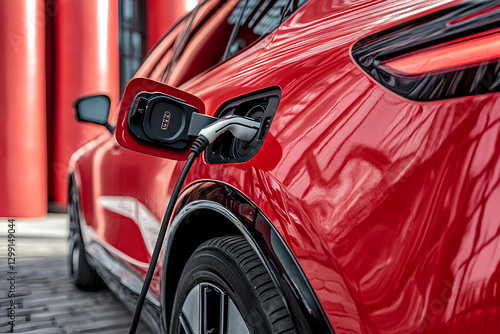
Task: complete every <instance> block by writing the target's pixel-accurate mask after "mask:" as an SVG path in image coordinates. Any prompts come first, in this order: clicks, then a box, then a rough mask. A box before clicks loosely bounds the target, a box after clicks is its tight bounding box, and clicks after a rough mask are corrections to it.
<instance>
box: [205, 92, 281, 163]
mask: <svg viewBox="0 0 500 334" xmlns="http://www.w3.org/2000/svg"><path fill="white" fill-rule="evenodd" d="M280 100H281V89H280V88H279V87H272V88H269V89H266V90H262V91H259V92H255V93H252V94H249V95H245V96H242V97H239V98H236V99H233V100H231V101H228V102H227V103H225V104H224V105H222V106H221V108H220V109H219V111H218V112H217V117H218V118H222V117H226V116H230V115H239V116H246V117H250V118H253V119H256V120H258V121H260V123H261V126H260V129H259V130H258V132H257V134H256V135H255V137H254V138H253V139H252V140H250V141H243V140H240V139H237V138H235V137H234V136H233V135H232V134H231V133H230V132H226V133H224V134H222V135H221V136H220V137H219V138H217V139H216V140H215V142H213V143H212V144H210V145H209V146H208V148H207V150H206V151H205V157H206V161H207V163H209V164H223V163H242V162H247V161H249V160H250V159H252V158H253V157H254V156H255V155H256V154H257V152H258V151H259V149H260V148H261V147H262V144H263V143H264V140H265V139H266V135H267V133H268V132H269V129H270V127H271V123H272V121H273V119H274V116H275V114H276V111H277V110H278V106H279V102H280Z"/></svg>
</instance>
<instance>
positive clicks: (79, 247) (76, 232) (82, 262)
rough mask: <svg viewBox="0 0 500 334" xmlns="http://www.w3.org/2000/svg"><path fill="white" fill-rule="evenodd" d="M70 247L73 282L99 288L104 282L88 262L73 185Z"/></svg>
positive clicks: (69, 213) (77, 200) (79, 286)
mask: <svg viewBox="0 0 500 334" xmlns="http://www.w3.org/2000/svg"><path fill="white" fill-rule="evenodd" d="M68 216H69V240H68V241H69V249H68V269H69V275H70V277H71V279H72V280H73V283H74V284H75V285H76V286H77V287H78V288H80V289H82V290H97V289H100V288H102V287H103V283H102V281H101V279H100V278H99V276H98V275H97V273H96V272H95V270H94V269H93V268H92V267H91V266H90V265H89V264H88V262H87V257H86V255H85V251H84V248H83V247H84V244H83V239H82V235H81V231H80V202H79V197H78V191H77V190H76V188H75V187H71V192H70V194H69V203H68Z"/></svg>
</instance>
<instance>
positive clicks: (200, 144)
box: [129, 116, 260, 334]
mask: <svg viewBox="0 0 500 334" xmlns="http://www.w3.org/2000/svg"><path fill="white" fill-rule="evenodd" d="M259 128H260V122H259V121H256V120H254V119H251V118H248V117H243V116H229V117H225V118H221V119H219V120H217V121H216V122H214V123H212V124H210V125H208V126H206V127H204V128H203V129H202V130H201V131H200V133H199V135H198V138H196V140H195V141H194V143H193V146H192V147H191V154H190V155H189V158H188V159H187V161H186V164H185V165H184V167H183V168H182V171H181V174H180V175H179V178H178V179H177V182H176V184H175V187H174V191H173V192H172V196H171V197H170V200H169V202H168V206H167V210H166V211H165V215H164V216H163V220H162V222H161V227H160V232H159V233H158V238H157V239H156V245H155V249H154V251H153V254H152V255H151V262H150V263H149V268H148V272H147V274H146V278H145V279H144V284H143V285H142V290H141V294H140V295H139V299H138V300H137V304H136V306H135V311H134V317H133V318H132V323H131V324H130V329H129V334H134V333H135V332H136V330H137V326H138V325H139V320H140V319H141V312H142V308H143V306H144V301H145V299H146V295H147V293H148V291H149V286H150V284H151V280H152V279H153V274H154V272H155V268H156V263H157V262H158V257H159V256H160V250H161V246H162V245H163V239H164V238H165V234H166V232H167V227H168V223H169V222H170V218H171V217H172V213H173V211H174V206H175V202H177V198H178V197H179V193H180V191H181V188H182V184H183V183H184V181H185V180H186V177H187V174H188V172H189V170H190V169H191V166H192V165H193V162H194V161H195V159H196V158H197V157H199V156H200V154H201V153H203V151H204V150H205V149H206V148H207V146H208V145H209V144H211V143H213V142H214V141H215V139H217V137H219V136H220V135H221V134H223V133H224V132H226V131H230V132H231V133H232V134H233V135H234V136H235V137H236V138H238V139H241V140H244V141H249V140H251V139H252V138H253V137H255V135H256V134H257V131H258V130H259Z"/></svg>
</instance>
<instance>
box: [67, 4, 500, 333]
mask: <svg viewBox="0 0 500 334" xmlns="http://www.w3.org/2000/svg"><path fill="white" fill-rule="evenodd" d="M459 3H462V2H461V1H443V0H431V1H429V0H422V1H400V2H393V1H361V0H360V1H330V2H324V1H319V0H310V1H308V2H307V3H305V4H304V5H303V6H302V7H300V8H299V9H298V10H297V11H296V12H295V13H294V14H293V15H292V16H290V17H289V18H288V19H287V20H286V21H285V22H284V23H283V24H281V25H280V26H279V27H278V28H277V29H276V30H274V31H272V32H270V33H269V34H267V35H266V36H264V37H263V38H261V39H259V40H258V41H257V42H255V43H254V44H252V45H250V46H249V47H248V48H245V49H244V50H242V51H241V52H239V53H237V54H236V55H234V56H233V57H231V58H229V59H227V60H225V61H224V62H222V63H219V64H217V66H214V67H212V68H210V69H209V70H208V71H204V72H203V73H202V74H200V75H197V76H195V77H194V78H192V79H190V80H188V81H186V82H183V83H182V84H181V85H180V86H179V88H180V89H182V90H183V91H186V92H189V93H191V94H193V95H195V96H197V97H198V98H199V99H201V100H202V101H203V103H204V105H205V110H206V113H207V114H209V115H216V113H217V111H218V110H219V109H220V107H221V105H224V103H226V102H227V101H230V100H232V99H235V98H238V97H240V96H244V95H246V94H251V93H254V92H257V91H261V90H265V89H269V88H270V87H279V88H280V90H281V100H280V104H279V107H278V109H277V111H276V116H275V118H274V120H273V122H272V125H271V128H270V130H269V135H268V137H267V138H266V141H265V143H264V146H263V148H262V149H261V150H260V151H259V152H258V154H257V156H256V157H255V158H253V159H251V160H250V161H248V162H244V163H237V164H216V165H214V164H208V163H207V161H206V159H198V160H197V161H196V162H195V164H194V166H193V168H192V170H191V172H190V173H189V174H188V177H187V180H186V182H185V183H184V188H183V192H182V194H181V199H180V200H179V201H178V203H177V207H176V214H177V215H179V214H181V213H182V210H184V208H185V207H188V206H189V205H190V204H191V205H193V203H196V202H198V203H207V202H213V203H217V205H219V206H223V207H224V208H225V209H227V210H229V212H231V213H232V214H233V215H234V217H237V218H238V219H239V220H240V221H241V222H242V223H243V224H249V225H251V226H253V227H254V228H255V229H256V230H258V223H259V222H258V219H257V220H255V217H256V212H257V211H258V212H259V213H260V215H261V216H259V217H261V218H260V219H263V220H266V221H268V222H270V223H271V224H272V226H274V228H275V229H276V231H277V232H278V233H279V236H280V237H281V238H282V240H283V241H284V243H285V244H286V247H287V248H288V249H289V251H290V252H291V254H293V258H294V261H296V263H297V264H298V267H299V268H300V270H301V271H302V272H303V274H304V275H305V278H306V281H307V282H308V283H307V284H309V285H310V287H311V288H312V291H313V295H312V296H313V297H312V298H313V299H314V298H317V301H318V305H319V308H320V310H319V311H318V312H319V314H321V313H322V314H324V316H325V317H326V318H325V319H327V325H325V326H326V328H325V332H328V331H329V330H331V329H333V330H334V331H335V332H336V333H420V332H427V333H444V332H446V333H499V332H500V322H499V320H498V319H500V287H499V286H500V219H499V217H500V206H499V203H500V159H499V152H500V93H498V92H491V93H485V94H476V95H468V96H459V97H453V98H446V99H436V100H429V101H415V100H412V99H409V98H405V97H403V96H400V95H399V94H396V93H395V92H393V91H391V90H390V89H387V88H386V87H384V86H383V85H381V84H380V83H379V82H378V81H377V80H376V79H374V78H373V77H371V76H370V75H368V74H367V73H366V72H365V71H364V70H363V69H362V68H361V66H360V65H359V64H358V62H357V61H356V60H355V59H354V58H353V53H352V49H353V46H354V45H355V43H357V42H358V41H360V40H361V39H363V38H364V37H366V36H370V35H373V34H375V33H378V32H381V31H385V30H387V29H389V28H391V27H394V26H397V25H399V24H403V23H405V22H409V21H411V20H414V19H417V18H420V17H422V16H424V15H428V14H431V13H435V12H437V11H439V10H443V9H446V8H449V7H450V6H452V5H456V4H459ZM176 29H177V30H179V29H180V28H179V26H178V27H177V28H174V29H173V30H172V33H171V34H169V35H167V37H166V38H165V39H164V40H163V42H160V44H159V45H158V46H157V48H156V49H155V50H154V51H153V52H152V53H151V54H150V55H149V57H148V58H147V59H146V60H145V62H144V64H143V65H142V67H141V69H140V70H139V71H138V73H137V76H139V77H141V76H146V77H151V78H152V79H155V80H161V76H160V75H157V74H155V73H154V71H153V72H151V71H152V68H153V67H154V66H156V64H158V63H159V62H161V61H162V59H164V58H166V57H168V54H169V52H170V51H168V49H167V48H168V45H171V43H173V39H175V37H176V36H177V35H176V33H178V32H176ZM169 36H173V37H169ZM210 37H211V35H208V37H207V36H205V37H204V38H210ZM169 38H171V39H172V40H171V41H168V39H169ZM169 43H170V44H169ZM162 48H163V49H162ZM165 50H166V51H165ZM193 52H194V53H193V57H199V58H200V59H203V57H204V54H203V52H202V51H199V53H195V51H193ZM163 61H164V60H163ZM177 65H178V66H179V67H181V66H182V64H177ZM179 75H180V74H179ZM170 79H171V81H170V82H169V81H167V82H166V83H167V84H171V85H174V86H177V84H176V82H175V76H174V77H173V78H172V77H171V78H170ZM180 81H182V80H180ZM182 166H183V162H179V161H174V160H168V159H163V158H160V157H154V156H150V155H146V154H142V153H138V152H135V151H132V150H128V149H124V148H123V147H121V146H120V145H119V144H118V143H117V141H116V139H115V136H113V135H111V134H108V133H106V134H104V135H102V136H101V137H99V138H97V139H95V140H93V141H92V142H90V143H88V144H87V145H85V146H84V147H82V148H81V149H80V150H78V151H77V152H76V153H75V154H74V155H73V157H72V160H71V166H70V177H71V180H70V183H71V185H72V186H74V187H76V188H77V189H78V191H79V196H80V205H81V217H82V218H83V220H82V226H84V227H83V228H82V232H83V235H84V240H85V247H86V250H87V252H88V253H89V255H91V256H92V257H93V258H97V259H98V260H99V259H100V261H101V262H105V260H103V259H102V258H99V257H101V256H103V254H104V253H105V256H106V257H109V259H110V260H112V261H113V262H116V263H118V264H119V267H120V268H122V267H123V268H126V269H127V270H126V271H130V272H133V273H135V274H137V275H138V277H139V278H140V279H144V277H145V274H146V271H147V268H148V263H149V261H150V258H151V250H152V246H154V241H155V237H156V233H157V231H158V229H159V222H160V221H161V218H162V217H163V213H164V210H165V206H166V203H167V201H168V199H169V197H170V194H171V192H172V189H173V187H174V184H175V180H176V179H177V177H178V175H179V173H180V170H181V169H182ZM235 194H237V195H235ZM236 198H244V200H243V199H242V200H236ZM203 209H204V210H210V206H206V207H203ZM175 219H176V218H174V221H175ZM193 219H194V218H193ZM194 220H196V219H194ZM141 224H142V225H141ZM175 224H177V225H178V226H182V222H181V221H178V222H176V223H175ZM206 224H210V228H211V229H213V231H223V230H224V227H223V226H225V225H224V224H222V223H219V222H213V221H210V222H206ZM206 224H205V225H206ZM219 225H220V227H219ZM205 228H206V227H205ZM173 230H174V229H173V228H171V229H170V231H169V233H170V232H172V231H173ZM175 230H179V231H180V227H179V228H176V229H175ZM204 233H206V231H205V229H204V227H203V219H201V221H200V222H197V223H192V226H190V228H189V230H186V231H184V233H178V234H175V235H173V234H172V235H170V236H169V238H170V240H168V241H167V243H169V244H172V245H174V246H172V247H173V248H172V250H175V252H173V251H172V252H171V253H170V254H169V255H168V257H167V259H166V260H165V261H160V263H159V268H158V270H157V274H156V275H155V277H154V279H153V282H152V284H151V292H152V294H153V296H154V297H155V298H156V299H157V301H158V302H159V304H163V303H164V302H165V301H166V300H169V298H171V293H170V294H169V292H168V290H169V288H171V285H170V284H171V283H170V281H169V279H168V274H169V273H170V272H174V271H175V270H174V269H169V270H166V269H165V268H164V266H165V265H166V264H165V263H167V262H168V261H167V260H169V259H172V260H171V263H175V267H180V268H181V269H182V261H184V259H185V255H184V254H183V252H187V253H189V252H190V251H192V248H188V249H186V250H184V249H183V248H182V244H183V243H186V244H188V243H190V242H189V240H196V242H200V240H203V236H202V235H200V234H204ZM214 233H215V232H214ZM221 233H222V232H221ZM193 235H195V236H193ZM174 237H175V238H179V239H178V240H174ZM183 238H184V239H183ZM97 248H102V249H104V253H103V252H101V251H98V250H97ZM188 256H189V255H188ZM175 259H177V262H175V261H176V260H175ZM108 269H109V268H108ZM120 270H123V269H120ZM120 270H118V269H117V272H116V273H115V274H116V275H117V276H120V275H121V276H122V278H123V277H124V276H123V275H125V271H123V272H122V271H120ZM162 275H163V276H164V278H163V279H162ZM174 290H175V289H174ZM174 292H175V291H174ZM169 296H170V297H169ZM153 299H154V298H153ZM298 299H300V298H298ZM306 304H307V303H305V305H306ZM166 310H167V311H165V310H164V312H167V313H168V307H166ZM167 317H168V315H167ZM319 318H321V316H319ZM322 326H323V325H322ZM328 326H331V328H328ZM304 328H305V327H304Z"/></svg>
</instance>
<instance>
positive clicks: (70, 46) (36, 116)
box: [0, 0, 186, 217]
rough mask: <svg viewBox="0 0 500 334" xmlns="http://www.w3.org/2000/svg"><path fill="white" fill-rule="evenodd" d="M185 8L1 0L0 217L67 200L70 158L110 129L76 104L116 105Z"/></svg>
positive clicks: (168, 0)
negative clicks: (92, 99)
mask: <svg viewBox="0 0 500 334" xmlns="http://www.w3.org/2000/svg"><path fill="white" fill-rule="evenodd" d="M185 12H186V3H185V1H183V0H181V1H174V0H16V1H7V0H2V1H0V47H1V48H2V50H3V51H2V53H0V66H1V71H0V101H3V110H2V111H1V115H3V120H2V122H0V189H1V193H0V216H10V217H40V216H44V215H45V214H46V212H47V203H49V202H51V203H53V204H54V207H55V208H64V207H65V205H66V204H67V200H68V199H67V167H68V161H69V158H70V156H71V154H72V153H73V152H74V151H75V150H76V149H78V147H80V146H81V145H83V144H85V143H86V142H88V141H89V140H91V139H93V138H95V137H96V136H99V135H100V134H101V133H102V132H103V131H106V130H105V129H104V127H99V126H95V125H93V124H85V123H79V122H77V121H76V119H75V117H74V110H73V103H74V102H75V100H76V99H78V98H79V97H81V96H85V95H91V94H96V93H104V94H107V95H108V96H110V98H111V102H112V113H111V115H110V120H112V119H113V117H114V115H113V112H114V109H115V107H116V106H117V104H118V101H119V98H120V96H121V93H122V92H123V89H124V88H125V85H126V83H127V82H128V81H129V80H130V78H131V77H132V76H133V74H134V73H135V71H136V70H137V68H138V67H139V65H140V63H141V61H142V59H143V58H144V56H145V55H146V53H147V51H148V50H149V49H151V47H152V46H153V45H154V44H155V43H156V41H157V40H158V39H159V38H160V37H161V36H162V35H163V34H164V33H165V31H166V30H167V29H168V28H169V27H170V26H171V25H172V24H173V23H175V22H176V21H177V20H178V19H179V18H180V17H181V16H183V15H184V13H185Z"/></svg>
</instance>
